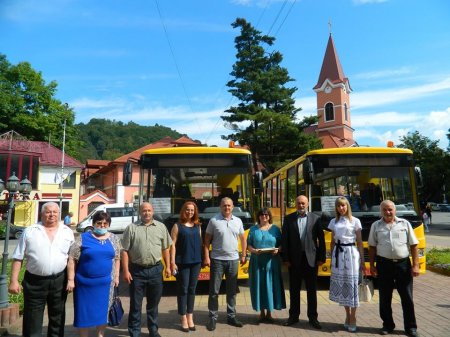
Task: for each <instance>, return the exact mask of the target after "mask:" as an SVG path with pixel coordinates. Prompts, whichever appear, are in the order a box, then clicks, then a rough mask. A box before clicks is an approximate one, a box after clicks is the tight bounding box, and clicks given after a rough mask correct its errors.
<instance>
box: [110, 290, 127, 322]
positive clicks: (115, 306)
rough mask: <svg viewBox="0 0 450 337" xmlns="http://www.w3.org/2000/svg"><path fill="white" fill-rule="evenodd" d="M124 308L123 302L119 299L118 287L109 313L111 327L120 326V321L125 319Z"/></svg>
mask: <svg viewBox="0 0 450 337" xmlns="http://www.w3.org/2000/svg"><path fill="white" fill-rule="evenodd" d="M123 313H124V311H123V307H122V301H121V300H120V297H119V290H118V288H117V287H114V294H113V300H112V304H111V307H110V308H109V311H108V325H109V326H119V325H120V321H121V320H122V317H123Z"/></svg>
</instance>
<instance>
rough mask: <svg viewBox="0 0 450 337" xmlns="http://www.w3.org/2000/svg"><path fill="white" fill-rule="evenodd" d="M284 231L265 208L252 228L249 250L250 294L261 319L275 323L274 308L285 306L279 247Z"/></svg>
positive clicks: (249, 236)
mask: <svg viewBox="0 0 450 337" xmlns="http://www.w3.org/2000/svg"><path fill="white" fill-rule="evenodd" d="M280 245H281V231H280V229H279V228H278V227H277V226H275V225H273V224H272V213H271V212H270V210H269V209H267V208H263V209H261V210H260V211H259V212H258V224H257V225H255V226H253V227H252V228H250V231H249V234H248V237H247V250H248V251H249V252H250V253H251V256H250V267H249V274H250V278H249V281H250V295H251V300H252V307H253V309H254V310H256V311H260V312H261V313H260V316H259V319H258V322H259V323H260V322H267V323H273V318H272V311H273V310H274V309H276V310H281V309H285V308H286V299H285V296H284V287H283V279H282V276H281V259H280V256H279V247H280Z"/></svg>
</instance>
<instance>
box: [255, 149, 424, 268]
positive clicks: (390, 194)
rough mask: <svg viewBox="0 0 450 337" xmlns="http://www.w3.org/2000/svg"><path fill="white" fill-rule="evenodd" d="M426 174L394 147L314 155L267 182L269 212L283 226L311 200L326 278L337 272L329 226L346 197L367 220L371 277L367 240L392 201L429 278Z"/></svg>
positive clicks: (405, 152)
mask: <svg viewBox="0 0 450 337" xmlns="http://www.w3.org/2000/svg"><path fill="white" fill-rule="evenodd" d="M417 181H420V169H419V168H417V167H415V166H414V162H413V153H412V151H410V150H408V149H399V148H392V147H386V148H384V147H350V148H335V149H321V150H313V151H310V152H308V153H306V154H305V155H303V156H302V157H300V158H297V159H296V160H294V161H292V162H291V163H289V164H287V165H285V166H284V167H282V168H281V169H279V170H278V171H276V172H274V173H273V174H271V175H269V176H267V177H266V178H265V179H264V180H263V196H262V200H263V201H262V202H263V206H265V207H269V208H270V210H271V212H272V214H273V218H274V223H277V224H279V225H280V226H281V224H282V221H283V218H284V216H285V215H286V214H289V213H291V212H294V211H295V198H296V196H298V195H300V194H303V195H306V196H307V197H308V199H309V211H310V212H313V213H316V214H317V215H319V216H320V217H321V220H322V226H323V228H324V232H325V241H326V248H327V261H326V263H325V264H323V265H322V266H320V267H319V275H320V276H329V275H330V273H331V268H330V262H331V252H330V240H331V232H329V231H327V227H328V224H329V222H330V220H331V219H332V218H334V217H335V211H334V202H335V200H336V198H337V197H338V196H340V195H345V196H346V197H347V198H348V200H349V203H350V205H351V208H352V214H353V215H354V216H355V217H357V218H359V219H360V220H361V224H362V238H363V244H364V254H365V261H366V270H367V271H368V272H369V257H368V244H367V239H368V236H369V231H370V226H371V225H372V223H373V222H374V221H376V220H378V219H380V203H381V201H382V200H384V199H390V200H392V201H393V202H394V203H395V205H396V209H397V216H398V217H401V218H405V219H407V220H408V221H409V222H410V223H411V225H412V227H413V228H414V232H415V234H416V236H417V239H418V240H419V244H418V249H419V265H420V272H421V273H425V270H426V262H425V235H424V227H423V224H422V220H421V217H420V205H419V200H418V196H417Z"/></svg>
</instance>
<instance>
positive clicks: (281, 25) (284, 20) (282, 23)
mask: <svg viewBox="0 0 450 337" xmlns="http://www.w3.org/2000/svg"><path fill="white" fill-rule="evenodd" d="M296 2H297V0H294V1H293V2H292V5H291V7H289V10H288V12H287V13H286V16H285V17H284V19H283V21H282V22H281V24H280V25H279V26H278V29H277V31H276V32H275V35H274V36H277V35H278V32H279V31H280V29H281V27H283V25H284V23H285V22H286V19H287V18H288V16H289V14H291V11H292V8H293V7H294V5H295V3H296Z"/></svg>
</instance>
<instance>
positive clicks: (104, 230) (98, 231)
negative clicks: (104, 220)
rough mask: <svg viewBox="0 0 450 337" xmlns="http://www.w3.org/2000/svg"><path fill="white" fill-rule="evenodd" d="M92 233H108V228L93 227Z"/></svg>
mask: <svg viewBox="0 0 450 337" xmlns="http://www.w3.org/2000/svg"><path fill="white" fill-rule="evenodd" d="M94 233H95V234H97V235H105V234H106V233H108V229H107V228H94Z"/></svg>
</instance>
